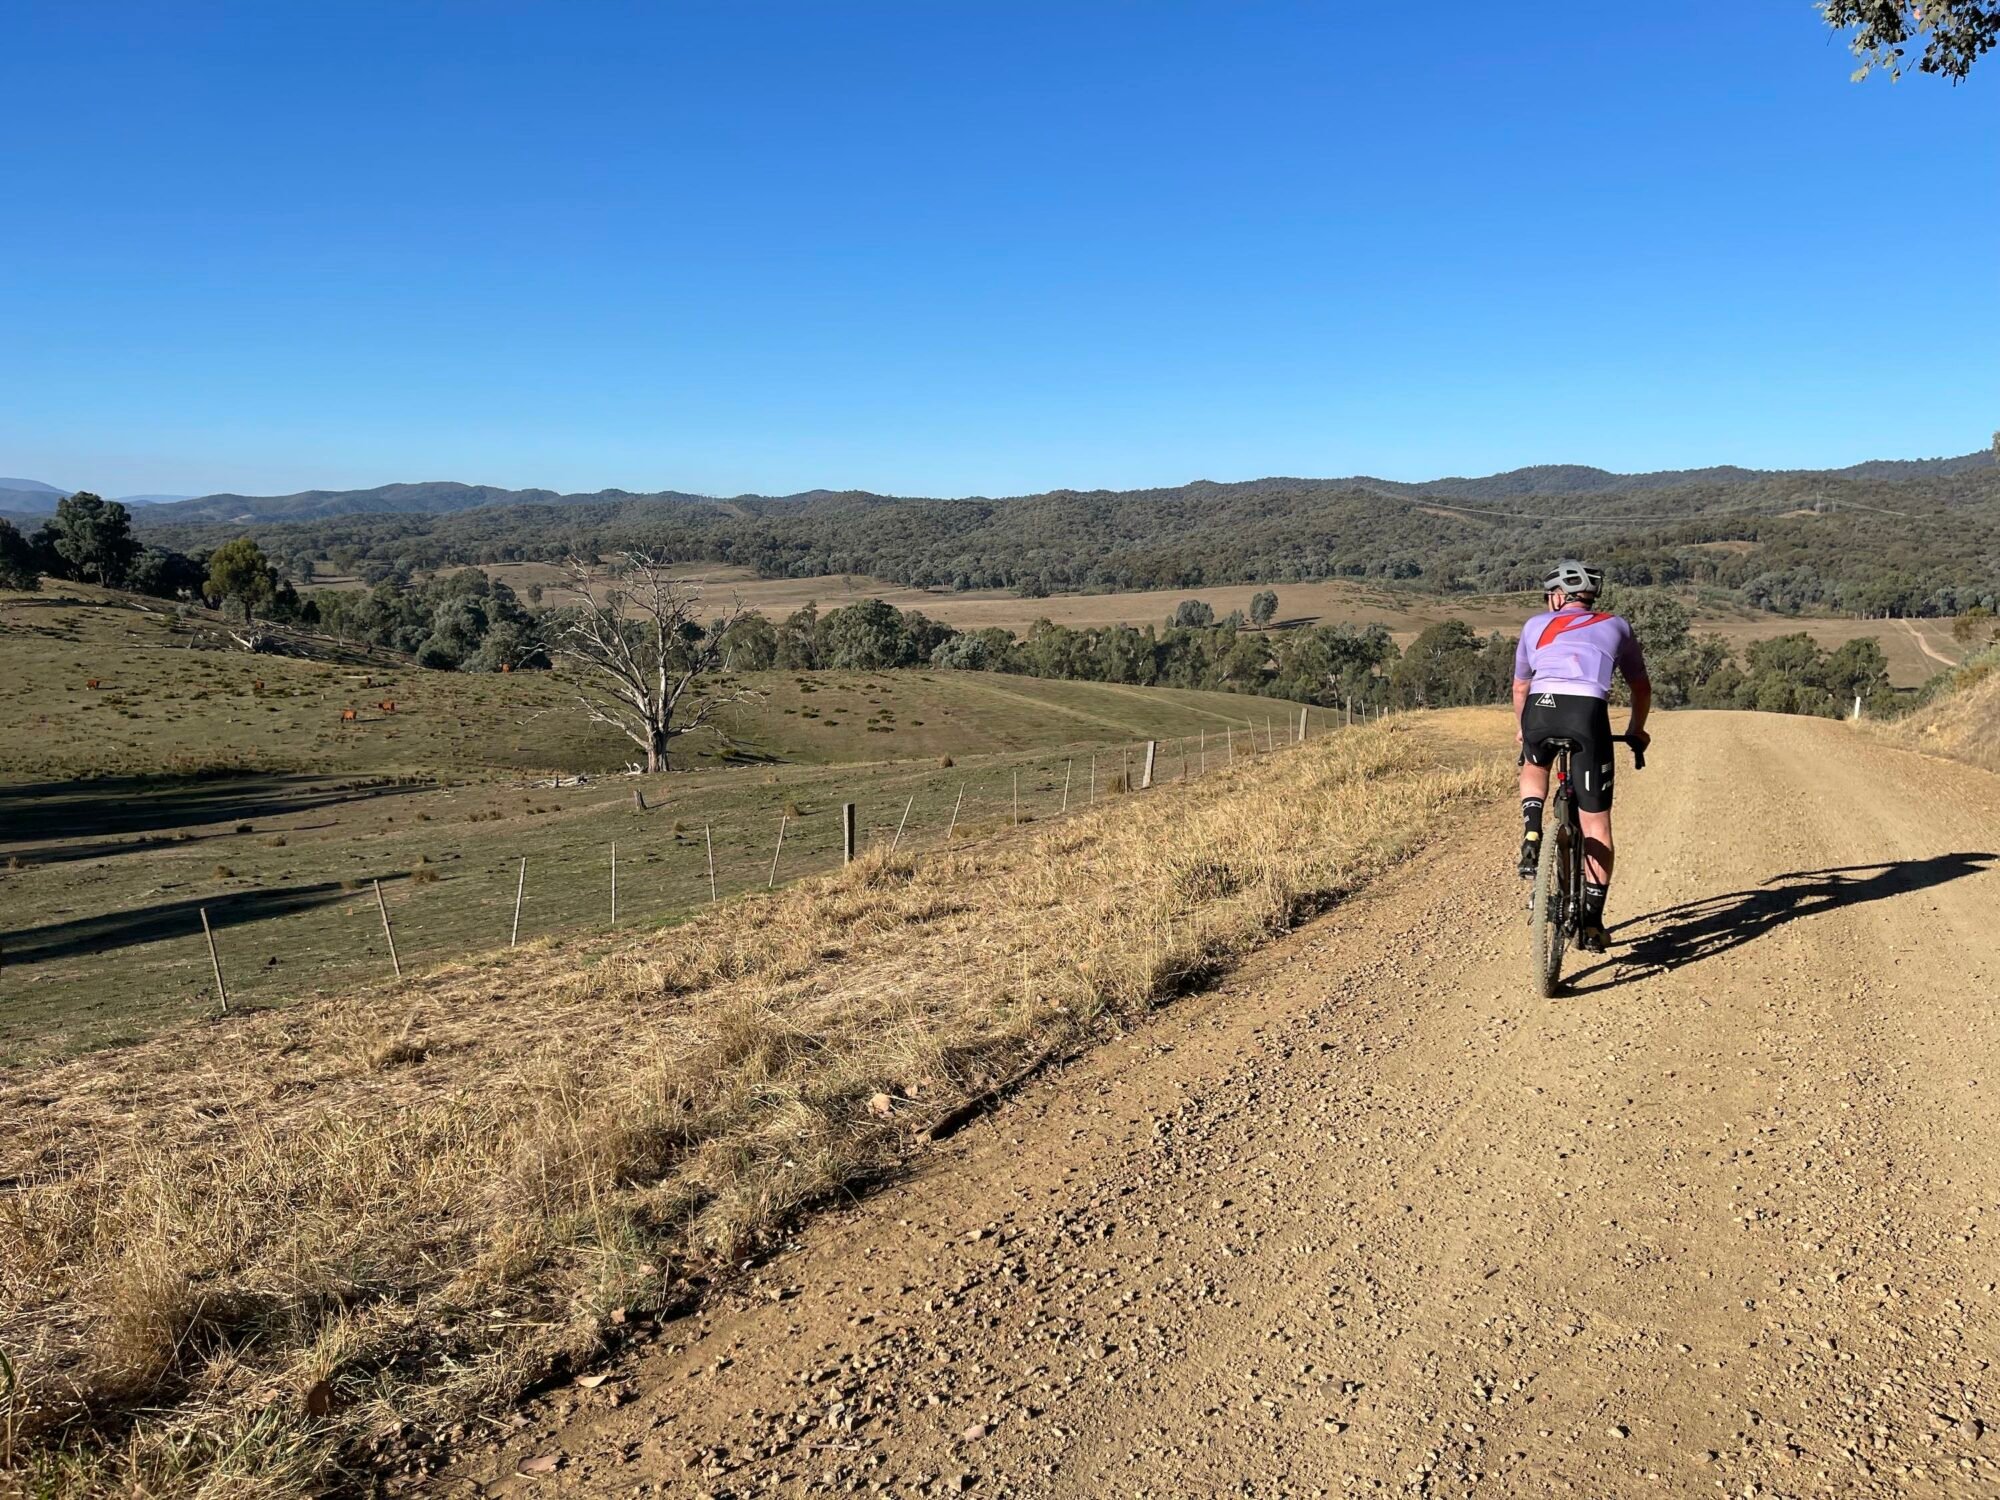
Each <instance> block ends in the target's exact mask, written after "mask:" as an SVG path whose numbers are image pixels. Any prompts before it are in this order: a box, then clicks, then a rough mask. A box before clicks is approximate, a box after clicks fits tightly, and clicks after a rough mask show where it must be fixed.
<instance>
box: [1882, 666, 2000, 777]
mask: <svg viewBox="0 0 2000 1500" xmlns="http://www.w3.org/2000/svg"><path fill="white" fill-rule="evenodd" d="M1889 732H1890V734H1891V735H1892V736H1893V737H1894V738H1895V739H1896V740H1898V741H1899V742H1901V743H1902V744H1905V745H1908V746H1910V747H1912V748H1914V749H1917V750H1925V751H1929V752H1930V753H1931V754H1933V755H1948V756H1950V757H1951V758H1952V759H1953V760H1962V761H1965V762H1967V763H1968V764H1970V765H1975V766H1980V767H1983V768H1984V769H1986V770H1988V771H2000V647H1996V648H1994V649H1993V650H1990V651H1986V652H1984V653H1982V654H1980V655H1978V656H1975V657H1973V658H1971V659H1970V660H1969V661H1967V662H1966V663H1965V664H1964V665H1963V666H1961V667H1960V668H1959V669H1958V670H1957V671H1956V672H1954V673H1952V677H1951V684H1950V686H1949V687H1948V688H1946V689H1945V691H1944V692H1943V693H1941V694H1939V695H1938V696H1937V697H1936V698H1933V699H1932V700H1931V701H1930V702H1929V703H1927V704H1925V705H1924V706H1923V707H1922V708H1919V709H1918V710H1917V711H1916V712H1915V713H1913V714H1911V715H1910V716H1909V717H1908V718H1907V719H1903V720H1901V721H1899V722H1898V723H1896V724H1894V725H1893V726H1891V728H1890V731H1889Z"/></svg>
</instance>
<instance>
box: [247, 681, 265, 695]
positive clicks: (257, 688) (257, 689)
mask: <svg viewBox="0 0 2000 1500" xmlns="http://www.w3.org/2000/svg"><path fill="white" fill-rule="evenodd" d="M250 691H251V692H253V693H261V692H263V691H264V679H263V678H261V677H259V678H257V679H256V680H255V681H253V682H252V683H251V684H250Z"/></svg>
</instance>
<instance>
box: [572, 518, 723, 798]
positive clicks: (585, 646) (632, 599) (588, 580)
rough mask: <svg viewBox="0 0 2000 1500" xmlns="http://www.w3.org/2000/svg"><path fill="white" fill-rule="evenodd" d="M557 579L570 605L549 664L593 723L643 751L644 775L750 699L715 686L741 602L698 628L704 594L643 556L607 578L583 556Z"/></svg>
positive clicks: (620, 564)
mask: <svg viewBox="0 0 2000 1500" xmlns="http://www.w3.org/2000/svg"><path fill="white" fill-rule="evenodd" d="M564 572H565V574H566V575H567V576H566V578H565V580H564V582H563V583H561V584H559V585H555V587H556V588H558V589H560V590H561V592H563V593H565V594H568V595H571V596H573V598H574V602H573V603H569V604H566V605H564V606H563V607H562V608H560V609H559V610H557V611H556V613H555V615H554V616H553V617H552V619H551V621H550V625H549V628H548V630H547V632H546V644H547V650H548V653H549V656H550V657H551V658H552V659H553V660H554V661H555V663H556V665H557V667H558V668H562V667H567V668H569V669H570V672H571V673H572V674H573V675H574V678H575V685H576V689H577V693H576V701H577V703H578V704H579V705H580V706H581V707H582V708H583V710H584V713H585V714H586V715H587V716H588V717H589V719H590V720H591V722H593V723H596V724H608V725H610V726H611V727H612V728H613V729H616V730H618V731H619V732H620V733H621V734H623V735H624V736H625V737H626V738H627V739H629V740H631V741H632V743H633V744H635V745H637V746H638V747H639V748H640V749H641V750H643V751H645V752H646V770H647V771H648V772H657V771H664V770H666V769H667V750H668V747H669V746H670V745H671V744H672V743H673V742H674V741H675V740H677V739H679V738H680V737H681V736H682V735H684V734H691V733H693V732H694V731H695V730H697V729H701V728H703V727H705V726H708V725H709V721H710V720H711V719H712V718H713V717H714V716H715V714H716V713H717V711H718V710H720V709H722V708H724V707H726V706H728V705H729V704H731V703H741V702H743V701H745V700H746V699H750V698H754V697H756V696H757V694H755V693H754V692H751V691H750V690H748V689H746V688H738V687H733V686H729V685H727V684H726V683H725V682H722V681H718V680H717V674H718V673H719V672H720V671H721V668H722V637H723V635H724V633H725V632H727V631H728V629H729V627H730V626H732V625H734V624H735V623H736V622H737V620H739V619H740V618H742V616H743V614H744V610H743V606H742V604H741V603H740V601H739V602H737V603H735V604H733V605H732V606H731V608H730V611H729V613H728V614H726V615H723V616H721V617H719V618H716V619H713V620H710V621H708V622H706V623H704V622H703V620H702V618H701V614H700V610H701V597H702V589H701V585H700V584H699V583H697V582H694V581H693V580H690V579H685V578H676V577H674V576H672V574H671V573H670V572H669V571H668V564H667V563H666V561H665V560H664V559H662V558H658V557H655V556H652V555H651V554H648V553H644V552H625V553H620V554H619V555H618V558H617V560H616V561H615V562H614V563H613V564H612V565H611V567H610V570H609V573H608V576H607V575H606V574H605V573H604V572H602V571H600V570H599V569H598V568H596V567H594V566H593V565H592V564H591V563H590V562H589V561H588V560H587V559H584V558H580V557H572V558H571V559H569V561H568V562H567V563H566V564H565V565H564Z"/></svg>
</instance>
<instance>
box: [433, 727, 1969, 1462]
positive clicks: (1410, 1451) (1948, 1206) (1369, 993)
mask: <svg viewBox="0 0 2000 1500" xmlns="http://www.w3.org/2000/svg"><path fill="white" fill-rule="evenodd" d="M1478 722H1480V723H1481V724H1482V727H1480V728H1479V729H1477V730H1476V731H1475V732H1477V733H1481V734H1486V735H1489V736H1490V739H1491V742H1492V744H1493V745H1494V746H1495V747H1496V753H1501V752H1500V751H1499V747H1501V746H1502V745H1503V739H1502V737H1503V735H1505V734H1506V733H1507V729H1506V726H1505V723H1504V720H1502V719H1499V718H1497V717H1496V718H1495V719H1493V720H1491V721H1490V722H1486V721H1478ZM1461 728H1462V725H1461ZM1657 728H1658V730H1659V737H1658V739H1657V741H1656V753H1655V756H1654V758H1653V759H1652V760H1651V762H1650V763H1649V765H1648V768H1647V770H1646V771H1645V772H1644V773H1640V774H1634V773H1632V772H1631V770H1630V769H1629V764H1628V768H1627V769H1626V770H1625V771H1624V773H1623V774H1622V775H1621V778H1620V787H1619V802H1618V830H1619V835H1620V839H1621V843H1620V851H1621V864H1620V871H1619V876H1618V880H1617V884H1616V888H1615V890H1614V892H1613V898H1612V901H1613V909H1612V912H1611V916H1612V919H1613V921H1614V924H1615V925H1616V932H1615V937H1616V943H1617V946H1616V950H1615V952H1614V954H1613V955H1611V956H1610V958H1609V960H1608V961H1603V960H1596V959H1592V960H1591V961H1590V962H1589V963H1588V964H1587V965H1586V966H1584V967H1581V968H1580V969H1579V970H1578V971H1577V973H1576V975H1575V982H1574V985H1573V987H1572V988H1571V989H1569V990H1568V991H1567V992H1566V993H1565V994H1563V995H1562V996H1561V997H1559V998H1558V999H1556V1000H1553V1001H1543V1000H1537V999H1533V998H1531V997H1530V994H1529V991H1528V984H1527V973H1526V971H1527V967H1528V964H1527V957H1526V939H1525V935H1524V931H1523V926H1522V906H1523V892H1522V888H1521V887H1520V885H1519V884H1518V883H1517V882H1516V880H1515V879H1514V877H1513V876H1512V874H1511V872H1510V871H1509V870H1508V868H1507V866H1508V865H1509V864H1510V863H1511V859H1512V853H1513V849H1514V845H1515V842H1516V819H1515V812H1514V809H1513V807H1512V806H1511V804H1508V805H1495V806H1494V807H1493V808H1492V809H1491V811H1490V813H1487V814H1482V815H1481V816H1480V818H1479V819H1478V820H1477V822H1476V824H1475V825H1474V826H1468V827H1466V828H1464V829H1463V830H1462V843H1461V844H1460V846H1459V847H1457V848H1455V849H1454V848H1444V849H1439V850H1437V851H1436V852H1435V854H1434V856H1433V857H1431V858H1429V859H1427V860H1423V861H1419V862H1416V863H1413V864H1411V865H1408V866H1406V867H1404V868H1403V869H1402V870H1400V871H1399V872H1397V873H1396V874H1394V875H1392V876H1390V877H1389V878H1387V879H1385V880H1383V881H1381V882H1378V883H1377V884H1376V885H1375V886H1374V887H1373V888H1372V889H1371V890H1370V891H1368V892H1367V893H1366V894H1364V895H1362V896H1360V897H1358V898H1356V899H1355V900H1353V901H1351V902H1349V903H1348V904H1346V905H1345V906H1343V907H1342V908H1340V909H1339V910H1337V911H1335V912H1333V913H1332V914H1331V915H1329V916H1327V917H1326V918H1324V919H1322V920H1320V921H1319V922H1317V923H1316V924H1315V925H1313V926H1311V927H1309V928H1306V929H1304V930H1303V931H1302V932H1300V933H1299V934H1297V935H1295V936H1293V937H1292V938H1290V939H1288V940H1286V941H1284V942H1283V943H1280V944H1277V945H1274V946H1273V947H1271V948H1270V949H1268V950H1266V951H1264V952H1263V953H1261V954H1260V955H1258V956H1257V957H1256V958H1254V959H1253V961H1252V962H1250V963H1249V964H1248V965H1246V966H1245V967H1244V968H1243V969H1242V970H1240V971H1239V972H1238V973H1237V974H1236V975H1235V976H1233V977H1232V978H1231V979H1230V980H1229V981H1228V982H1226V983H1225V984H1224V985H1222V986H1221V987H1219V988H1218V989H1217V990H1215V991H1214V992H1212V993H1210V994H1208V995H1205V996H1202V997H1199V998H1196V999H1192V1000H1188V1001H1184V1002H1179V1003H1176V1004H1175V1005H1174V1006H1172V1007H1170V1008H1169V1009H1167V1010H1165V1011H1163V1012H1161V1013H1160V1014H1159V1015H1158V1016H1157V1017H1156V1018H1155V1019H1154V1020H1153V1021H1152V1022H1150V1023H1149V1024H1148V1025H1146V1026H1145V1027H1143V1028H1141V1029H1140V1030H1138V1031H1137V1032H1135V1033H1133V1034H1131V1035H1129V1036H1128V1037H1126V1038H1124V1039H1122V1040H1120V1041H1118V1042H1116V1043H1113V1044H1112V1045H1110V1046H1108V1047H1106V1048H1104V1049H1102V1050H1100V1051H1099V1052H1098V1053H1097V1054H1096V1055H1094V1056H1092V1057H1090V1058H1088V1059H1085V1060H1083V1061H1081V1062H1079V1063H1076V1064H1074V1065H1072V1066H1070V1067H1069V1068H1068V1069H1067V1070H1065V1072H1064V1073H1062V1074H1061V1075H1059V1076H1057V1077H1054V1078H1050V1079H1046V1080H1043V1081H1040V1082H1038V1083H1036V1084H1034V1085H1032V1086H1031V1087H1029V1088H1028V1089H1026V1090H1025V1091H1024V1092H1023V1094H1022V1095H1021V1096H1020V1097H1019V1098H1017V1099H1016V1100H1015V1101H1013V1102H1012V1103H1011V1104H1009V1105H1008V1106H1007V1107H1005V1108H1003V1109H1002V1110H1000V1111H999V1112H998V1113H996V1114H994V1115H992V1116H989V1117H988V1118H987V1119H985V1120H984V1121H982V1122H980V1123H979V1124H977V1125H975V1126H973V1127H971V1128H969V1129H968V1130H967V1131H965V1132H964V1133H962V1134H961V1135H959V1136H958V1137H956V1138H954V1139H953V1140H952V1141H950V1142H949V1143H947V1144H945V1145H943V1146H940V1147H939V1148H937V1149H936V1150H934V1151H932V1152H931V1153H929V1154H928V1156H927V1157H926V1158H925V1159H924V1160H923V1162H922V1163H921V1164H920V1166H919V1169H918V1170H917V1172H916V1173H915V1174H914V1175H913V1176H912V1177H910V1178H908V1179H905V1180H904V1181H902V1182H899V1183H897V1184H895V1185H893V1186H891V1187H889V1188H887V1189H885V1190H882V1191H880V1192H877V1193H875V1194H873V1195H871V1196H869V1197H867V1198H865V1199H864V1200H862V1201H860V1202H858V1203H856V1204H854V1205H852V1206H850V1207H847V1208H844V1209H842V1210H840V1211H838V1212H834V1213H829V1214H827V1215H824V1216H822V1217H821V1218H820V1219H818V1220H817V1221H815V1222H814V1223H813V1224H812V1225H810V1226H809V1227H808V1229H807V1230H806V1231H805V1232H804V1233H803V1234H802V1235H801V1236H800V1238H799V1240H798V1242H797V1243H796V1244H795V1245H794V1246H792V1247H791V1248H789V1249H788V1250H786V1251H785V1252H784V1253H781V1254H779V1255H777V1256H776V1257H774V1258H773V1259H771V1260H769V1261H768V1262H766V1263H765V1264H763V1265H762V1266H760V1267H758V1268H755V1269H754V1270H752V1271H751V1272H749V1273H747V1274H746V1275H745V1277H744V1278H743V1279H742V1282H741V1284H740V1285H739V1286H738V1287H736V1288H735V1289H733V1290H732V1291H730V1292H728V1293H726V1294H724V1295H720V1296H718V1297H716V1298H715V1299H714V1300H713V1304H712V1305H711V1306H710V1307H708V1308H707V1309H706V1310H704V1311H703V1312H701V1313H699V1314H697V1315H695V1316H693V1317H689V1318H687V1319H684V1320H682V1321H680V1322H678V1323H673V1324H669V1325H667V1326H666V1328H665V1329H664V1330H663V1332H662V1336H661V1338H660V1339H659V1341H658V1342H657V1343H656V1344H654V1345H653V1346H651V1347H649V1348H646V1349H644V1350H641V1351H638V1352H635V1353H628V1354H627V1355H626V1356H624V1357H622V1358H621V1360H620V1361H619V1362H618V1363H616V1364H614V1365H613V1366H612V1367H611V1374H610V1377H609V1378H608V1379H607V1380H605V1381H604V1382H603V1383H602V1384H600V1385H597V1386H595V1387H594V1388H591V1389H583V1388H580V1387H579V1388H572V1389H569V1390H566V1391H563V1392H559V1393H557V1394H556V1395H555V1396H554V1397H553V1398H550V1399H547V1400H545V1401H544V1402H542V1403H541V1404H539V1405H534V1406H530V1407H528V1408H526V1409H524V1411H523V1412H522V1413H519V1414H512V1415H511V1417H510V1419H508V1420H511V1422H512V1423H513V1424H515V1425H514V1426H513V1427H512V1428H511V1429H510V1430H506V1432H505V1435H504V1436H502V1437H500V1438H499V1439H498V1440H497V1441H496V1442H495V1444H494V1445H493V1446H492V1447H491V1448H488V1449H485V1450H483V1451H482V1450H478V1449H475V1450H474V1451H471V1452H468V1453H467V1454H466V1455H465V1456H464V1458H463V1459H462V1460H461V1462H460V1465H459V1466H458V1467H457V1468H456V1469H453V1470H451V1471H448V1472H447V1473H445V1474H443V1475H441V1476H439V1477H438V1478H436V1479H435V1480H433V1481H431V1482H430V1483H429V1484H427V1485H426V1486H424V1488H425V1489H426V1490H427V1491H429V1492H432V1493H451V1494H484V1495H506V1496H532V1495H630V1494H655V1493H659V1494H672V1495H682V1494H687V1495H714V1496H750V1495H761V1494H766V1493H783V1494H796V1493H812V1492H860V1493H871V1492H881V1493H889V1494H897V1495H939V1494H957V1493H968V1494H973V1495H992V1496H1002V1495H1008V1496H1024V1497H1025V1496H1084V1495H1088V1496H1097V1495H1119V1496H1126V1495H1129V1496H1159V1495H1217V1494H1230V1495H1246V1496H1278V1495H1319V1494H1327V1495H1341V1494H1352V1493H1362V1494H1366V1493H1378V1492H1389V1493H1398V1494H1415V1495H1438V1496H1445V1495H1463V1494H1471V1493H1479V1494H1493V1495H1524V1496H1525V1495H1544V1494H1576V1495H1586V1496H1605V1495H1652V1494H1662V1495H1694V1494H1715V1493H1721V1494H1724V1495H1729V1496H1773V1497H1777V1496H1816V1495H1838V1496H1856V1495H1975V1494H1982V1495H1991V1494H1994V1493H1996V1487H2000V1432H1996V1431H1995V1430H1994V1429H1995V1427H1996V1426H2000V1389H1997V1388H1996V1384H1997V1383H1996V1376H1995V1372H1994V1371H1993V1370H1992V1369H1991V1367H1990V1361H1991V1360H1992V1359H1993V1358H1994V1357H1995V1354H1996V1351H2000V1306H1996V1288H1995V1283H1996V1281H2000V1067H1996V1064H2000V1020H1996V1016H1995V997H1996V993H2000V861H1996V859H1995V851H2000V779H1996V778H1995V777H1993V776H1991V775H1989V774H1987V773H1984V772H1980V771H1976V770H1972V769H1969V768H1966V767H1961V766H1955V765H1951V764H1947V763H1942V762H1937V761H1931V760H1926V759H1922V758H1919V757H1917V756H1914V755H1912V754H1909V753H1906V752H1902V751H1898V750H1894V749H1890V748H1887V747H1885V746H1882V745H1880V744H1878V743H1876V742H1874V741H1872V740H1870V739H1868V738H1867V737H1866V736H1865V734H1864V733H1860V732H1857V731H1855V730H1854V729H1852V728H1851V727H1849V726H1845V725H1841V724H1835V723H1828V722H1821V721H1809V720H1802V719H1782V718H1773V717H1765V716H1758V715H1742V714H1681V715H1670V716H1667V717H1665V718H1664V719H1662V720H1660V721H1657ZM504 1425H505V1423H504V1422H503V1426H504ZM524 1469H525V1470H527V1471H528V1472H527V1473H522V1472H521V1471H522V1470H524ZM537 1470H540V1471H544V1472H536V1471H537Z"/></svg>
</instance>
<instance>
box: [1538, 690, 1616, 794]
mask: <svg viewBox="0 0 2000 1500" xmlns="http://www.w3.org/2000/svg"><path fill="white" fill-rule="evenodd" d="M1551 739H1566V740H1571V741H1573V742H1575V744H1576V747H1577V749H1576V754H1575V755H1573V756H1571V757H1570V763H1569V766H1570V776H1571V778H1572V790H1573V791H1574V792H1575V794H1576V805H1577V808H1578V809H1579V810H1580V811H1582V812H1590V813H1601V812H1610V811H1611V780H1612V776H1613V773H1614V772H1615V771H1616V770H1617V766H1616V763H1615V762H1614V761H1613V759H1612V743H1611V712H1610V710H1609V709H1608V708H1606V707H1605V703H1604V700H1603V699H1602V698H1586V697H1582V696H1580V695H1572V694H1569V693H1535V692H1531V693H1529V694H1528V702H1527V706H1526V707H1525V708H1523V709H1522V710H1521V753H1522V755H1523V757H1524V758H1525V759H1527V760H1528V761H1530V762H1532V763H1533V764H1535V765H1538V766H1545V765H1547V764H1549V762H1550V761H1552V760H1554V759H1555V755H1556V752H1555V747H1554V746H1552V745H1550V744H1549V743H1548V742H1549V741H1550V740H1551Z"/></svg>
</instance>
